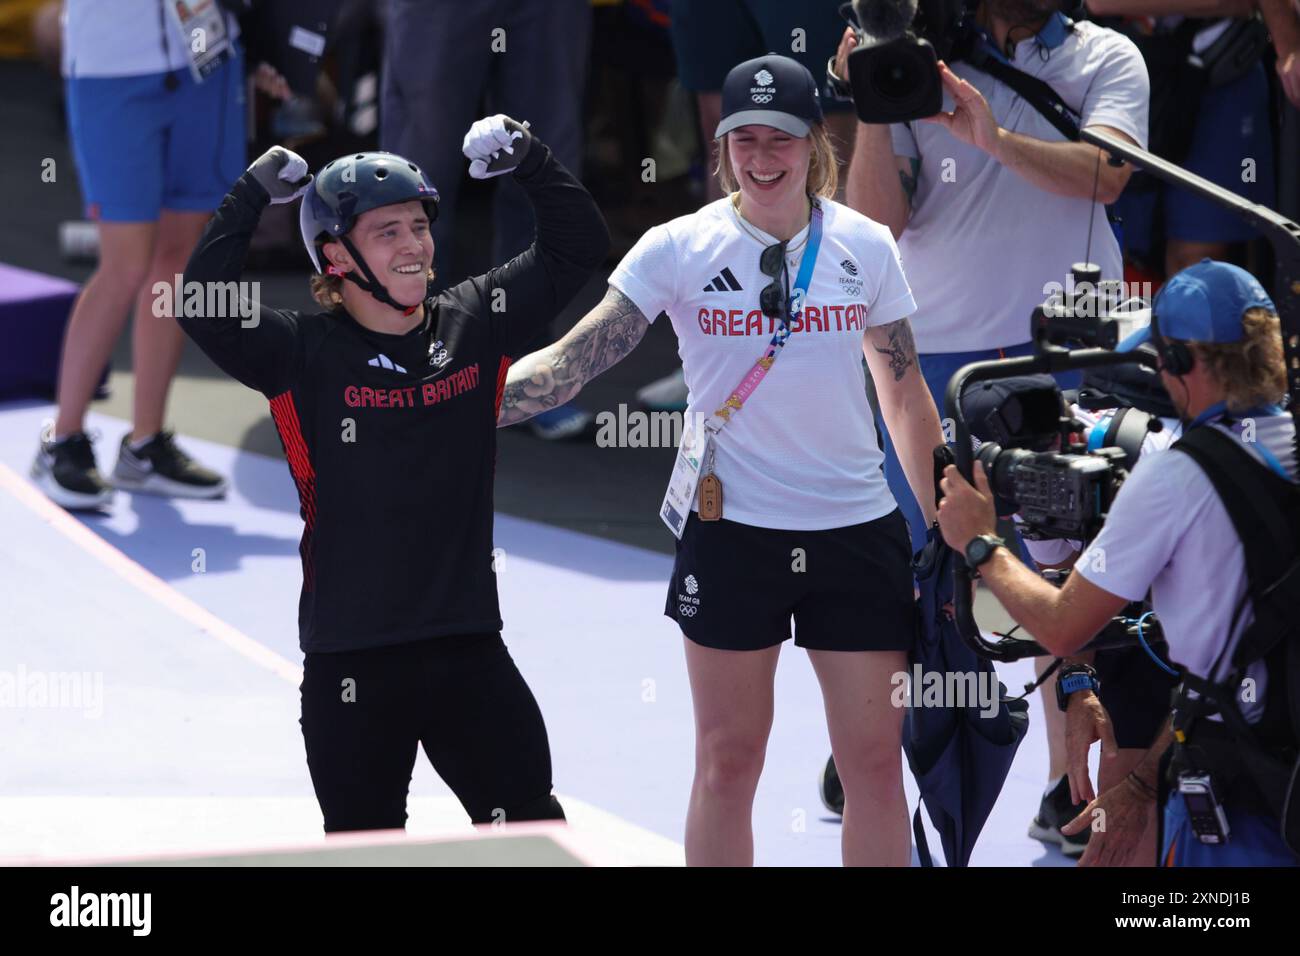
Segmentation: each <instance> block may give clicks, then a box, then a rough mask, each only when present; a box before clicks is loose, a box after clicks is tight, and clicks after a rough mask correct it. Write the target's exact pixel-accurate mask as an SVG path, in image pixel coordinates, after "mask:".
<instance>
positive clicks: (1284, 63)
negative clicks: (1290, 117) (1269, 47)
mask: <svg viewBox="0 0 1300 956" xmlns="http://www.w3.org/2000/svg"><path fill="white" fill-rule="evenodd" d="M1277 77H1278V79H1279V80H1280V81H1281V83H1282V91H1283V92H1284V93H1286V98H1287V99H1288V100H1290V101H1291V105H1292V106H1294V107H1295V108H1296V109H1298V110H1300V50H1292V51H1291V52H1289V53H1288V54H1287V55H1286V56H1280V55H1279V56H1278V58H1277Z"/></svg>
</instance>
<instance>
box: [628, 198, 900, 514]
mask: <svg viewBox="0 0 1300 956" xmlns="http://www.w3.org/2000/svg"><path fill="white" fill-rule="evenodd" d="M821 205H822V209H823V210H824V217H823V220H822V240H821V249H820V251H819V253H818V255H817V263H816V267H815V269H814V270H813V276H812V281H811V283H810V285H809V289H808V295H807V298H806V299H805V301H804V310H803V314H802V315H801V316H800V318H799V320H798V321H796V322H792V323H791V334H790V338H789V340H788V341H787V342H786V345H785V348H784V349H782V350H781V353H780V354H779V355H778V357H777V359H776V363H775V364H774V365H773V366H772V369H771V371H769V372H768V374H767V376H766V377H765V378H764V379H763V381H762V383H761V384H760V385H759V386H758V388H757V389H756V390H755V391H754V393H753V395H752V396H750V398H749V400H748V401H746V402H745V406H744V408H742V409H741V410H740V411H738V412H736V413H734V414H733V415H732V417H731V420H730V422H728V424H727V425H726V427H725V428H723V430H722V431H721V432H720V433H719V435H718V437H717V439H716V448H717V451H716V459H715V462H714V471H715V472H716V473H717V475H718V477H719V478H720V479H721V481H722V488H723V512H722V513H723V517H724V518H726V519H728V520H731V521H738V522H740V523H742V524H748V525H754V526H756V527H760V528H780V529H787V530H793V531H808V530H821V529H826V528H840V527H846V526H849V525H854V524H860V523H862V522H865V521H872V520H874V519H876V518H880V517H883V516H884V515H887V514H889V513H890V512H891V511H893V510H894V508H895V507H896V506H895V503H894V499H893V497H892V496H891V495H890V493H889V488H888V487H887V486H886V484H885V480H884V476H883V475H882V474H881V470H880V469H881V462H882V460H883V455H882V454H881V451H880V448H879V446H878V445H877V443H876V433H875V426H874V419H873V418H872V414H871V407H870V405H869V404H868V403H867V396H866V377H865V375H864V372H863V369H862V354H863V352H862V342H863V335H864V333H865V331H866V329H867V327H869V326H876V325H884V324H886V323H889V322H894V321H897V320H898V319H902V318H905V317H907V316H908V315H910V314H911V313H912V311H913V310H914V309H915V308H916V304H915V302H914V301H913V299H912V293H911V290H910V289H909V288H908V285H907V280H906V279H905V278H904V276H903V269H902V265H901V263H900V261H899V255H898V247H897V246H896V245H895V244H894V240H893V237H892V236H891V235H890V233H889V230H888V229H887V228H886V227H885V226H883V225H881V224H880V223H877V222H874V221H872V220H871V219H868V218H867V217H866V216H863V215H861V214H860V213H857V212H854V211H853V210H852V209H849V208H848V207H847V206H843V205H840V204H839V203H836V202H832V201H830V200H825V199H823V200H822V201H821ZM746 229H748V230H750V231H751V232H752V233H753V235H750V234H749V233H748V232H746ZM807 236H808V227H807V226H805V227H804V229H803V231H802V232H800V233H799V234H798V235H797V236H795V237H794V238H793V239H792V240H790V243H789V245H788V247H787V248H790V249H793V252H791V253H789V255H788V257H787V262H788V265H789V268H790V284H791V286H792V287H793V285H794V282H795V278H796V277H797V275H798V272H799V266H800V263H801V260H802V257H803V254H804V252H805V251H806V250H807ZM756 237H758V238H756ZM776 241H777V240H776V239H775V238H773V237H772V236H770V235H768V234H766V233H764V232H763V231H762V230H760V229H758V228H757V227H756V226H753V225H752V224H750V223H748V222H746V223H745V224H744V225H743V226H742V225H741V221H740V217H739V214H738V213H737V211H736V209H735V207H734V206H733V205H732V202H731V200H730V199H729V198H723V199H720V200H718V201H717V202H713V203H710V204H709V205H707V206H705V207H703V208H702V209H700V210H699V211H697V212H695V213H693V214H691V215H689V216H682V217H681V218H678V219H674V220H672V221H671V222H668V223H665V224H663V225H659V226H655V227H654V228H653V229H650V230H649V231H648V232H647V233H646V234H645V235H644V236H642V237H641V240H640V241H639V242H638V243H637V244H636V246H635V247H633V249H632V251H631V252H629V253H628V254H627V256H625V257H624V259H623V261H622V262H620V263H619V265H618V268H617V269H615V270H614V273H613V274H612V275H611V276H610V277H609V284H610V285H611V286H613V287H614V288H616V289H618V290H619V291H620V292H622V293H623V294H624V295H626V296H627V297H628V298H629V299H631V300H632V302H634V303H635V304H636V306H637V308H638V309H640V310H641V312H642V313H643V314H644V315H645V316H646V317H647V318H648V319H650V320H651V321H653V320H654V319H655V318H657V317H658V316H659V314H660V313H667V315H668V317H669V319H670V320H671V321H672V323H673V329H674V330H675V331H676V333H677V341H678V351H679V354H680V355H681V359H682V368H683V369H684V371H685V373H686V386H687V389H688V392H689V407H688V409H687V414H688V415H696V414H698V415H703V416H707V415H709V414H711V413H712V412H713V411H715V410H716V409H717V408H718V406H720V405H721V404H722V403H723V402H724V401H726V399H727V398H728V396H730V395H731V393H732V391H734V390H735V387H736V386H737V385H738V384H740V381H741V379H742V378H743V377H744V376H745V374H746V373H748V372H749V370H750V369H751V368H753V366H754V363H755V362H756V361H757V360H758V359H759V358H760V357H761V356H762V355H763V352H764V350H765V349H766V348H767V345H768V342H769V341H771V338H772V334H773V333H774V332H775V331H776V320H774V319H770V318H768V317H767V316H765V315H763V313H762V310H761V309H760V308H759V293H760V291H761V290H762V289H763V288H764V287H765V286H767V285H768V284H769V283H770V282H771V281H772V280H771V279H770V278H769V277H767V276H765V275H763V273H762V272H761V271H760V269H759V258H760V256H761V254H762V252H763V249H764V248H766V247H767V246H770V245H772V244H774V243H775V242H776ZM696 510H698V509H696Z"/></svg>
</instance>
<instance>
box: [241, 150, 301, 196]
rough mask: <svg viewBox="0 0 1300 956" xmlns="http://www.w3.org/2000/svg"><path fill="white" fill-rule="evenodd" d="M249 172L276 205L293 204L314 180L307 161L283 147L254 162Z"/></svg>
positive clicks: (267, 152) (270, 151)
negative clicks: (308, 170) (308, 169)
mask: <svg viewBox="0 0 1300 956" xmlns="http://www.w3.org/2000/svg"><path fill="white" fill-rule="evenodd" d="M248 172H249V174H250V175H251V176H252V177H253V178H254V179H256V180H257V184H258V185H259V186H261V187H262V188H263V189H265V190H266V194H267V195H268V196H270V197H271V202H272V203H274V204H276V205H279V204H280V203H286V202H293V201H294V200H295V199H297V198H298V197H299V196H301V195H302V194H303V193H305V192H306V191H307V187H308V186H310V185H311V179H312V178H311V175H310V174H309V173H308V172H307V160H305V159H303V158H302V157H301V156H299V155H298V154H297V153H295V152H294V151H293V150H289V149H285V148H284V147H283V146H272V147H271V148H270V149H268V150H267V151H266V152H265V153H263V154H262V155H261V156H259V157H258V158H257V159H255V160H253V165H251V166H249V167H248Z"/></svg>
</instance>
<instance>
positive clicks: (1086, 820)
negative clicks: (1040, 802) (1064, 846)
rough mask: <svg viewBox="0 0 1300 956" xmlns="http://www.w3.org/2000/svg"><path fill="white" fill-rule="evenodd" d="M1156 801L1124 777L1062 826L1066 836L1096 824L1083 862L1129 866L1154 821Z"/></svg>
mask: <svg viewBox="0 0 1300 956" xmlns="http://www.w3.org/2000/svg"><path fill="white" fill-rule="evenodd" d="M1153 802H1154V800H1153V799H1152V798H1151V797H1146V796H1143V795H1142V794H1141V793H1139V792H1138V791H1137V789H1136V788H1134V787H1132V786H1130V785H1129V783H1128V782H1127V781H1121V782H1120V783H1119V784H1118V785H1117V786H1114V787H1111V788H1110V789H1109V790H1107V791H1106V792H1105V793H1103V794H1102V795H1101V796H1100V797H1098V798H1097V799H1096V800H1093V801H1091V802H1090V803H1089V804H1088V805H1087V806H1086V807H1084V808H1083V812H1082V813H1080V814H1079V815H1078V816H1077V817H1075V818H1074V819H1073V820H1071V821H1070V822H1069V823H1067V824H1066V825H1065V826H1063V827H1061V832H1062V833H1064V834H1065V835H1066V836H1074V835H1075V834H1076V833H1082V832H1083V831H1084V830H1086V829H1088V828H1089V827H1093V830H1092V835H1091V836H1089V837H1088V849H1086V850H1084V851H1083V856H1082V857H1080V858H1079V866H1128V865H1129V864H1130V862H1131V860H1132V858H1133V854H1134V852H1135V851H1136V850H1137V848H1138V847H1140V846H1141V845H1142V837H1143V836H1145V834H1146V832H1147V827H1148V826H1150V824H1151V805H1152V803H1153ZM1094 821H1096V825H1095V826H1094Z"/></svg>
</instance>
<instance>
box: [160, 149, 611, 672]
mask: <svg viewBox="0 0 1300 956" xmlns="http://www.w3.org/2000/svg"><path fill="white" fill-rule="evenodd" d="M514 175H515V178H516V180H517V181H518V182H519V183H520V185H522V186H523V187H524V189H525V190H526V191H527V193H528V196H529V198H530V200H531V202H532V204H533V209H534V211H535V214H536V219H537V233H536V236H535V239H534V241H533V244H532V245H531V246H530V247H529V248H528V249H527V250H526V251H524V252H523V253H522V254H521V255H519V256H518V257H516V258H515V259H512V260H511V261H510V262H508V263H506V264H505V265H503V266H500V267H498V268H496V269H493V270H491V271H490V272H488V273H486V274H484V275H481V276H477V277H475V278H472V279H467V280H466V281H464V282H462V283H460V284H459V285H457V286H455V287H454V288H451V289H448V290H447V291H445V292H443V293H442V294H440V295H438V296H436V297H431V298H430V299H428V300H426V302H425V321H424V323H423V324H422V325H421V326H420V327H418V328H416V329H415V330H413V331H411V332H409V333H407V334H405V335H387V334H383V333H378V332H373V331H370V330H368V329H366V328H364V327H363V326H361V325H360V324H359V323H357V321H356V320H355V319H353V318H352V317H351V316H350V315H348V314H347V313H346V312H345V311H343V310H341V309H340V310H337V311H333V312H321V313H317V314H303V313H299V312H294V311H288V310H278V309H269V308H265V307H261V306H258V307H257V308H256V309H255V310H253V309H249V310H248V311H249V313H251V314H249V315H248V316H247V317H242V316H241V315H240V314H238V313H239V312H240V311H241V310H240V309H234V308H230V309H225V310H221V309H217V310H205V314H202V315H192V314H187V313H189V312H190V311H191V310H190V309H188V308H185V309H182V310H179V311H180V312H181V315H180V316H179V320H180V323H181V326H182V327H183V328H184V329H185V331H186V332H187V333H188V334H189V335H190V337H191V338H193V339H194V341H195V342H197V343H198V345H199V347H200V348H202V349H203V351H204V352H206V353H207V354H208V356H209V357H210V358H211V359H212V360H213V361H214V362H215V363H216V364H217V365H218V366H220V367H221V368H222V369H223V370H224V371H225V372H227V373H228V374H230V375H231V376H233V377H234V378H236V379H238V380H239V381H240V382H242V383H244V384H245V385H247V386H249V387H250V388H254V389H257V390H258V391H259V392H261V393H263V394H264V395H265V396H266V397H267V398H268V399H269V400H270V403H271V412H272V415H273V417H274V419H275V426H276V429H277V430H278V432H279V434H280V440H281V442H282V443H283V445H284V451H285V456H286V457H287V459H288V462H289V469H290V471H291V472H292V474H293V479H294V482H295V483H296V485H297V488H298V497H299V501H300V504H301V513H302V518H303V522H304V524H305V527H304V529H303V535H302V542H301V545H300V549H299V550H300V552H301V555H302V569H303V583H302V594H301V597H300V599H299V604H298V630H299V643H300V645H301V647H302V649H303V651H304V652H319V651H324V652H329V651H343V650H353V649H359V648H367V647H376V646H380V645H386V644H398V643H403V642H407V641H414V640H423V639H428V638H436V637H439V636H442V635H448V634H468V633H475V632H479V631H494V630H500V628H501V611H500V607H499V604H498V602H497V590H496V577H495V572H494V568H493V558H492V508H493V487H492V486H493V472H494V467H495V462H496V419H497V413H498V409H499V407H500V402H501V393H502V389H503V387H504V385H505V374H506V369H507V368H508V366H509V365H510V362H511V360H512V359H513V358H515V357H517V356H518V355H519V354H520V352H521V351H523V350H524V349H526V348H527V347H528V344H529V343H530V342H531V341H532V340H533V339H534V338H535V337H536V335H537V334H538V332H539V331H540V330H541V329H542V328H543V327H544V326H545V324H546V323H547V322H548V321H549V320H550V319H551V318H553V317H554V316H555V315H556V314H557V313H558V312H559V310H560V309H561V308H562V307H563V306H564V305H565V304H566V303H567V302H568V301H569V300H570V299H571V298H572V297H573V296H574V295H575V294H576V293H577V292H578V290H579V289H580V288H581V287H582V285H583V284H584V283H585V282H586V281H587V279H588V278H589V277H590V275H591V274H592V272H593V271H594V270H595V268H596V267H597V266H599V265H600V264H601V263H602V262H603V261H604V258H605V255H606V253H607V251H608V248H609V234H608V232H607V230H606V228H605V223H604V220H603V219H602V218H601V215H600V211H599V210H598V209H597V208H596V204H595V203H594V202H593V200H592V198H591V196H590V195H589V194H588V193H587V191H586V190H585V189H584V188H583V187H582V185H581V184H580V183H579V182H578V181H577V180H576V179H574V177H573V176H572V175H571V174H570V173H569V172H568V170H566V169H565V168H564V167H563V166H561V165H560V164H559V163H558V162H557V161H556V160H555V159H554V158H553V157H552V156H551V153H550V150H549V149H547V148H546V146H545V145H544V144H543V143H541V142H540V141H536V140H535V141H534V142H533V144H532V148H531V149H530V150H529V153H528V155H527V156H526V157H525V158H524V161H523V163H522V164H521V165H520V167H519V168H518V169H517V170H516V171H515V173H514ZM268 201H269V197H268V196H267V194H266V191H265V190H264V189H263V188H262V187H261V185H259V184H258V183H257V182H256V181H255V180H254V179H252V177H250V176H249V175H247V174H245V175H244V176H242V177H240V179H239V180H238V181H237V182H236V183H235V185H234V187H233V188H232V189H231V191H230V193H229V194H228V195H227V196H226V197H225V199H224V200H223V201H222V203H221V206H220V208H219V209H218V210H217V212H216V214H215V216H214V217H213V219H212V221H211V222H210V223H209V224H208V227H207V230H206V232H204V234H203V238H202V240H201V241H200V242H199V245H198V248H197V249H196V250H195V251H194V254H193V256H192V257H191V258H190V261H189V265H188V266H187V268H186V270H185V277H184V278H185V283H186V288H187V289H191V288H193V287H191V286H190V285H189V284H190V283H192V282H198V283H203V284H204V285H203V286H202V288H204V289H208V290H212V289H216V288H219V287H218V286H216V285H214V284H216V283H228V282H233V281H237V280H239V278H240V274H241V272H242V271H243V267H244V260H245V256H246V254H247V251H248V243H249V238H250V236H251V235H252V233H253V230H254V228H255V227H256V225H257V221H258V218H259V216H260V214H261V211H262V209H263V208H264V207H265V206H266V205H267V203H268ZM225 288H229V287H225ZM205 298H206V296H205ZM195 311H197V310H195ZM212 311H228V312H230V313H232V314H228V315H217V314H209V313H211V312H212Z"/></svg>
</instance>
